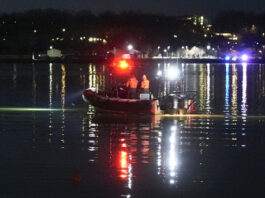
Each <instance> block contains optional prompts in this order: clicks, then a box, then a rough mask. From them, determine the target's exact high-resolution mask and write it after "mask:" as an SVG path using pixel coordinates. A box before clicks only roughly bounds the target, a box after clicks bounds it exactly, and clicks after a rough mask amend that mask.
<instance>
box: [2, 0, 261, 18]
mask: <svg viewBox="0 0 265 198" xmlns="http://www.w3.org/2000/svg"><path fill="white" fill-rule="evenodd" d="M0 3H1V4H0V12H1V13H3V12H7V13H10V12H21V11H26V10H31V9H37V8H56V9H62V10H64V9H66V10H77V11H78V10H82V9H86V10H90V11H92V12H93V13H95V14H98V13H101V12H104V11H106V10H109V11H114V12H120V11H123V10H134V11H138V10H140V11H142V12H145V13H164V14H169V15H183V14H191V13H197V14H205V15H208V16H214V15H216V14H217V13H218V12H219V11H222V10H244V11H247V12H256V13H261V12H265V0H0Z"/></svg>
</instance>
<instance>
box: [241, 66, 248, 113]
mask: <svg viewBox="0 0 265 198" xmlns="http://www.w3.org/2000/svg"><path fill="white" fill-rule="evenodd" d="M242 66H243V74H242V75H243V77H242V105H241V113H242V115H244V116H246V115H247V63H242Z"/></svg>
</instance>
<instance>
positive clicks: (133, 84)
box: [126, 75, 138, 98]
mask: <svg viewBox="0 0 265 198" xmlns="http://www.w3.org/2000/svg"><path fill="white" fill-rule="evenodd" d="M137 85H138V80H137V79H136V77H135V76H134V75H132V77H131V78H130V79H129V80H128V81H127V83H126V87H127V88H128V98H137V94H136V89H137Z"/></svg>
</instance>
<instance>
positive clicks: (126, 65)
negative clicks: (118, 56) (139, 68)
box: [119, 60, 129, 69]
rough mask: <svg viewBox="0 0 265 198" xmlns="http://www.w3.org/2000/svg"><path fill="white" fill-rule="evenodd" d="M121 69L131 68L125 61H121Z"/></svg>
mask: <svg viewBox="0 0 265 198" xmlns="http://www.w3.org/2000/svg"><path fill="white" fill-rule="evenodd" d="M119 67H120V68H121V69H127V68H128V67H129V64H128V63H127V62H126V61H125V60H121V61H120V63H119Z"/></svg>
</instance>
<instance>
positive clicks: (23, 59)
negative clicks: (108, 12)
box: [0, 55, 265, 64]
mask: <svg viewBox="0 0 265 198" xmlns="http://www.w3.org/2000/svg"><path fill="white" fill-rule="evenodd" d="M10 56H12V57H10ZM107 62H108V60H106V59H104V58H78V59H75V58H73V59H60V58H55V59H47V58H46V59H37V60H33V59H32V58H31V56H30V57H29V56H28V55H7V56H6V57H4V56H3V55H0V63H107ZM137 62H141V63H150V62H156V63H159V62H161V63H163V62H172V63H223V64H225V63H229V64H233V63H237V64H238V63H242V61H225V60H222V59H207V58H206V59H184V58H180V59H170V58H168V59H153V58H146V59H138V60H137ZM247 63H263V64H265V58H263V59H253V60H251V61H248V62H247Z"/></svg>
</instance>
